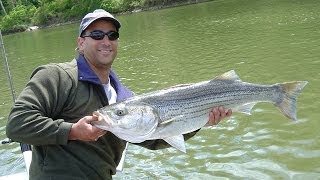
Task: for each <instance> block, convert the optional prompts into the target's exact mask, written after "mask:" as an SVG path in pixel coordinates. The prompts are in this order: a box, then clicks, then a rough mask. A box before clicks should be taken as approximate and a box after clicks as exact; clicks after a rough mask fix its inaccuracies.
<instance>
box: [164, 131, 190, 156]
mask: <svg viewBox="0 0 320 180" xmlns="http://www.w3.org/2000/svg"><path fill="white" fill-rule="evenodd" d="M163 140H165V141H166V142H167V143H168V144H170V145H171V146H172V147H174V148H176V149H178V150H180V151H182V152H184V153H186V152H187V150H186V145H185V144H184V137H183V135H182V134H181V135H177V136H171V137H166V138H164V139H163Z"/></svg>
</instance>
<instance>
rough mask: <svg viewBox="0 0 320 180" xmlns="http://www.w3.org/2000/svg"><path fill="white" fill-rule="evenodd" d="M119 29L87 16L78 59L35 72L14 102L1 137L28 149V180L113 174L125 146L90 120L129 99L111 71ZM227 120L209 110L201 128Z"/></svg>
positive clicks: (108, 19) (159, 144)
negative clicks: (98, 110)
mask: <svg viewBox="0 0 320 180" xmlns="http://www.w3.org/2000/svg"><path fill="white" fill-rule="evenodd" d="M120 27H121V25H120V22H119V21H118V20H117V19H116V18H114V17H113V16H112V15H111V14H110V13H108V12H106V11H104V10H101V9H99V10H95V11H94V12H92V13H88V14H87V15H86V16H85V17H84V18H83V19H82V21H81V24H80V28H79V37H78V39H77V43H78V47H77V50H78V52H79V56H78V58H76V59H74V60H72V61H71V62H66V63H58V64H48V65H43V66H40V67H38V68H36V69H35V71H34V72H33V73H32V75H31V79H30V81H29V82H28V83H27V85H26V87H25V88H24V89H23V91H22V92H21V94H20V95H19V97H18V98H17V100H16V102H15V104H14V106H13V108H12V111H11V112H10V115H9V120H8V124H7V127H6V133H7V136H8V137H9V138H10V139H12V140H14V141H17V142H22V143H26V144H31V145H32V147H33V150H32V162H31V166H30V171H29V177H30V179H39V180H40V179H41V180H43V179H59V180H63V179H67V180H71V179H112V175H114V174H115V173H116V167H117V165H118V163H119V161H120V159H121V155H122V153H123V151H124V149H125V146H126V143H127V142H126V141H125V140H122V139H120V138H118V137H117V136H115V135H114V134H112V133H111V132H109V131H105V130H102V129H100V128H98V127H95V126H93V125H92V124H93V123H94V122H97V121H98V120H99V118H98V117H97V116H96V115H93V112H95V111H96V110H97V109H99V108H102V107H105V106H108V105H110V104H113V103H116V102H121V101H123V100H126V99H128V98H130V97H132V96H133V93H132V92H131V91H130V90H129V89H127V88H126V87H125V86H124V85H123V84H122V83H121V82H120V81H119V78H118V77H117V75H116V74H115V73H114V71H112V69H111V65H112V63H113V61H114V59H115V58H116V55H117V49H118V38H119V29H120ZM210 109H211V108H210ZM119 113H121V112H119ZM231 114H232V112H231V110H226V109H225V108H224V107H222V106H220V107H215V108H212V109H211V110H210V112H208V113H207V119H208V122H207V124H206V125H207V126H211V125H216V124H218V123H219V122H220V121H221V120H222V119H224V118H225V117H228V116H230V115H231ZM198 130H199V129H197V130H195V131H193V132H190V133H187V134H184V138H185V139H186V140H187V139H189V138H190V137H192V136H194V135H195V134H196V132H197V131H198ZM138 145H140V146H143V147H146V148H148V149H154V150H156V149H162V148H167V147H170V145H169V144H168V143H167V142H165V141H164V140H162V139H156V140H148V141H144V142H141V143H138Z"/></svg>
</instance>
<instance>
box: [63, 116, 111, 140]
mask: <svg viewBox="0 0 320 180" xmlns="http://www.w3.org/2000/svg"><path fill="white" fill-rule="evenodd" d="M93 121H98V117H97V116H85V117H83V118H81V119H80V120H79V121H78V122H77V123H75V124H73V125H72V127H71V130H70V133H69V140H80V141H97V140H98V139H99V138H100V137H101V136H103V135H105V134H106V132H107V131H105V130H102V129H99V128H97V127H95V126H92V125H91V122H93Z"/></svg>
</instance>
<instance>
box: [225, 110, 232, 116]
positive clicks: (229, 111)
mask: <svg viewBox="0 0 320 180" xmlns="http://www.w3.org/2000/svg"><path fill="white" fill-rule="evenodd" d="M226 115H227V116H228V117H229V116H231V115H232V110H231V109H228V111H227V112H226Z"/></svg>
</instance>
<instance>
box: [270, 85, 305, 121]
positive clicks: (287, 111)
mask: <svg viewBox="0 0 320 180" xmlns="http://www.w3.org/2000/svg"><path fill="white" fill-rule="evenodd" d="M307 83H308V82H307V81H296V82H287V83H283V84H279V85H280V87H281V88H282V90H283V91H284V98H283V100H282V102H280V103H278V104H276V106H277V107H278V108H279V109H280V111H281V112H282V113H283V114H284V115H285V116H287V117H288V118H290V119H292V120H297V110H296V106H297V98H298V96H299V94H300V93H301V91H302V89H303V88H304V86H305V85H306V84H307Z"/></svg>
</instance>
